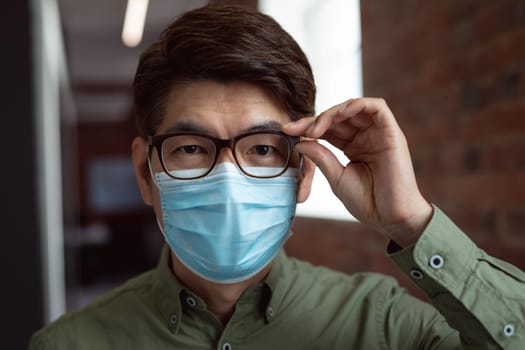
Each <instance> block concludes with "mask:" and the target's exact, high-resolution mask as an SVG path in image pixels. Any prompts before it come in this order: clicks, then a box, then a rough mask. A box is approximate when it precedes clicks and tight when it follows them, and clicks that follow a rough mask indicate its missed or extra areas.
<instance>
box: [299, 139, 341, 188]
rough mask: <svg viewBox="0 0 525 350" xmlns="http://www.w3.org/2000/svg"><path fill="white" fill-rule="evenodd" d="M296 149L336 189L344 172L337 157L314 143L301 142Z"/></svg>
mask: <svg viewBox="0 0 525 350" xmlns="http://www.w3.org/2000/svg"><path fill="white" fill-rule="evenodd" d="M296 149H297V150H298V151H299V152H300V153H302V154H303V155H305V156H306V157H308V158H310V159H311V160H312V161H313V162H314V163H315V164H316V165H317V167H318V168H319V169H320V170H321V172H322V173H323V174H324V176H325V177H326V179H327V180H328V183H329V184H330V186H332V188H334V187H335V184H336V183H337V182H338V180H339V178H340V177H341V175H342V173H343V171H344V167H343V166H342V165H341V163H339V160H338V159H337V157H336V156H335V155H334V154H333V153H332V152H331V151H330V150H329V149H328V148H326V147H325V146H323V145H321V144H320V143H317V142H314V141H303V142H300V143H299V144H298V145H297V146H296Z"/></svg>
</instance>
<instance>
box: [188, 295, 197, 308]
mask: <svg viewBox="0 0 525 350" xmlns="http://www.w3.org/2000/svg"><path fill="white" fill-rule="evenodd" d="M186 304H188V305H189V306H191V307H196V306H197V300H195V298H194V297H191V296H190V297H187V298H186Z"/></svg>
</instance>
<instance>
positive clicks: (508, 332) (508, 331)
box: [503, 323, 515, 337]
mask: <svg viewBox="0 0 525 350" xmlns="http://www.w3.org/2000/svg"><path fill="white" fill-rule="evenodd" d="M514 332H515V331H514V325H513V324H512V323H507V324H506V325H505V327H503V334H505V336H506V337H512V336H513V335H514Z"/></svg>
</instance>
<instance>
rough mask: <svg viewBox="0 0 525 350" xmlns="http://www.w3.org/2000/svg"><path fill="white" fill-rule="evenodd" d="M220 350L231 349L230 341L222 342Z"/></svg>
mask: <svg viewBox="0 0 525 350" xmlns="http://www.w3.org/2000/svg"><path fill="white" fill-rule="evenodd" d="M222 350H232V346H231V345H230V343H224V344H222Z"/></svg>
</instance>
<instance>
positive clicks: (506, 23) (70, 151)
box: [0, 0, 525, 349]
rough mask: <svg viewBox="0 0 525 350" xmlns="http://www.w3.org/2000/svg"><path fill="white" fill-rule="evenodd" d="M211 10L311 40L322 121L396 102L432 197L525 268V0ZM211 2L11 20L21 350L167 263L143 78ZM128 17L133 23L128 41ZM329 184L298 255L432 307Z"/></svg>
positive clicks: (9, 84) (161, 1) (13, 276)
mask: <svg viewBox="0 0 525 350" xmlns="http://www.w3.org/2000/svg"><path fill="white" fill-rule="evenodd" d="M213 2H216V3H217V2H219V3H236V4H242V5H244V6H249V7H252V8H259V9H260V10H261V11H263V12H266V13H268V14H270V15H272V16H274V17H275V18H276V19H277V20H278V21H279V22H280V23H281V24H282V25H283V27H284V28H285V29H287V30H288V31H289V32H290V33H291V34H292V35H293V36H294V37H295V38H296V39H297V40H298V42H299V43H300V45H301V46H302V47H303V49H304V50H305V51H306V53H307V55H308V57H309V59H310V61H311V63H312V65H313V68H314V74H315V76H316V81H317V85H318V90H319V92H318V94H319V96H318V101H317V109H318V111H322V110H324V109H325V108H328V107H330V106H331V105H334V104H336V103H339V102H342V101H343V100H345V99H347V98H350V97H356V96H380V97H384V98H385V99H386V100H387V102H388V103H389V105H390V107H391V109H392V110H393V112H394V114H395V115H396V117H397V119H398V121H399V123H400V125H401V127H402V129H403V130H404V131H405V133H406V135H407V138H408V141H409V145H410V148H411V151H412V157H413V161H414V166H415V170H416V174H417V177H418V182H419V185H420V188H421V191H422V192H423V194H424V195H425V196H426V198H427V199H428V200H429V201H431V202H433V203H435V204H437V205H438V206H439V207H440V208H441V209H443V210H444V211H445V212H446V213H447V214H448V215H449V216H450V217H451V218H452V219H453V220H454V221H455V222H456V223H457V224H458V226H460V227H461V228H462V229H463V230H464V231H465V232H466V233H467V234H468V235H469V236H470V237H471V238H472V240H474V241H475V242H476V243H477V244H478V245H479V246H480V247H481V248H482V249H484V250H485V251H487V252H488V253H489V254H491V255H493V256H496V257H499V258H502V259H505V260H507V261H509V262H511V263H513V264H515V265H516V266H518V267H520V268H521V269H525V75H524V74H525V45H523V43H524V42H525V1H522V0H500V1H490V0H476V1H474V0H460V1H457V0H456V1H452V0H446V1H438V0H433V1H426V2H421V1H414V0H399V1H390V2H385V1H380V0H362V1H357V0H353V1H348V0H328V1H322V2H321V1H315V0H290V1H286V2H284V1H280V2H279V1H275V0H274V1H272V0H259V1H257V0H249V1H248V0H246V1H241V0H239V1H213ZM206 3H208V1H205V0H202V1H197V0H191V1H190V0H149V1H147V0H91V1H81V0H31V1H27V0H23V1H18V2H13V3H10V9H9V11H3V12H2V14H0V16H1V20H0V29H1V30H0V32H1V33H2V43H4V45H3V46H2V55H1V56H2V58H1V59H2V65H1V67H2V68H3V72H2V73H3V74H2V78H3V79H2V84H0V89H1V93H0V96H1V97H0V98H2V111H3V114H4V117H3V120H5V121H7V124H5V123H3V124H2V130H3V131H4V132H3V135H2V137H0V140H1V146H2V148H1V149H2V150H4V154H5V155H7V157H4V158H3V159H4V165H3V171H2V173H1V178H2V199H3V202H2V204H1V208H2V210H1V215H2V216H1V218H2V222H3V224H4V229H3V235H2V237H3V238H4V241H3V244H2V253H1V255H0V259H1V260H0V268H1V272H2V277H3V278H2V280H3V283H2V289H1V290H2V291H1V294H0V296H1V300H2V310H4V311H5V312H4V317H3V321H2V322H4V324H2V325H3V327H2V329H3V330H4V331H3V332H2V334H3V336H4V339H5V340H4V344H7V345H8V346H7V347H6V348H9V349H22V348H25V347H26V346H27V342H28V339H29V337H30V334H32V333H33V332H34V331H35V330H37V329H38V328H40V327H42V326H43V325H44V324H45V323H47V322H49V321H51V320H53V319H55V318H57V317H58V316H60V315H61V314H63V313H64V312H66V311H71V310H75V309H77V308H79V307H81V306H83V305H85V304H86V303H88V302H90V301H91V300H92V299H93V298H95V297H97V296H99V295H100V294H102V293H105V292H107V291H108V290H110V289H111V288H114V287H115V286H116V285H119V284H120V283H122V282H123V281H125V280H126V279H127V278H129V277H131V276H133V275H136V274H138V273H140V272H143V271H145V270H147V269H150V268H152V267H154V266H155V264H156V262H157V259H158V254H159V250H160V247H161V246H162V244H163V241H162V236H161V234H160V232H159V230H158V227H157V224H156V222H155V218H154V216H153V212H152V211H151V210H150V208H148V207H146V206H144V204H143V203H142V200H141V198H140V195H139V192H138V190H137V188H136V185H135V179H134V175H133V169H132V165H131V160H130V144H131V141H132V139H133V138H134V136H135V134H136V132H135V126H134V120H133V112H132V93H131V82H132V79H133V76H134V72H135V68H136V65H137V61H138V56H139V55H140V52H141V51H142V50H144V48H145V47H147V46H148V45H149V44H151V43H152V42H153V41H154V40H155V39H156V38H157V37H158V35H159V34H160V32H161V31H162V29H163V28H164V27H166V26H167V25H168V24H169V23H170V22H172V21H173V20H174V19H175V18H176V17H177V16H179V15H180V14H181V13H184V12H185V11H188V10H190V9H192V8H196V7H199V6H202V5H204V4H206ZM133 6H135V7H133ZM130 8H132V9H130ZM126 13H128V16H129V18H131V19H129V20H130V21H132V20H134V21H135V22H132V23H133V25H132V26H131V28H132V29H134V31H133V30H132V31H131V32H130V33H127V34H124V30H123V28H124V27H125V25H124V24H125V22H126V21H127V20H126ZM141 13H142V14H143V16H142V17H141ZM141 18H142V19H141ZM341 160H342V161H345V160H344V158H343V157H341ZM317 178H318V182H317V183H316V184H315V192H314V194H313V197H312V198H311V199H310V200H309V201H308V202H307V204H305V205H301V206H300V207H299V209H298V217H297V218H296V222H295V224H294V233H295V234H294V235H293V236H292V238H291V239H290V240H289V241H288V243H287V245H286V249H287V252H288V254H289V255H293V256H296V257H299V258H302V259H306V260H309V261H311V262H313V263H315V264H321V265H326V266H329V267H332V268H334V269H337V270H340V271H344V272H347V273H353V272H358V271H376V272H382V273H387V274H390V275H394V276H396V277H397V278H398V279H399V281H400V283H401V284H402V285H403V286H405V287H406V288H407V289H409V290H410V291H411V292H412V293H414V294H415V295H416V296H418V297H420V298H423V299H424V298H425V297H424V296H423V295H422V294H421V293H420V292H419V291H418V290H417V289H416V288H414V287H413V286H412V285H411V283H410V281H409V280H408V278H406V277H405V276H402V275H401V274H400V273H399V271H398V270H397V268H396V267H395V266H394V264H393V263H392V262H391V261H390V260H389V259H388V258H387V257H386V256H385V247H386V244H387V241H386V239H385V238H383V237H381V236H379V235H377V234H376V233H374V232H371V231H370V230H369V229H367V228H366V227H363V226H362V225H361V224H359V223H358V222H356V221H355V220H354V219H353V218H352V217H351V216H350V215H348V214H346V213H345V211H344V209H343V208H342V207H341V206H340V205H338V204H337V201H336V200H335V199H334V198H333V197H332V196H331V195H330V190H329V188H328V186H327V184H326V182H324V181H323V179H322V176H321V173H320V172H318V173H317ZM331 204H334V205H333V206H331Z"/></svg>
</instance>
